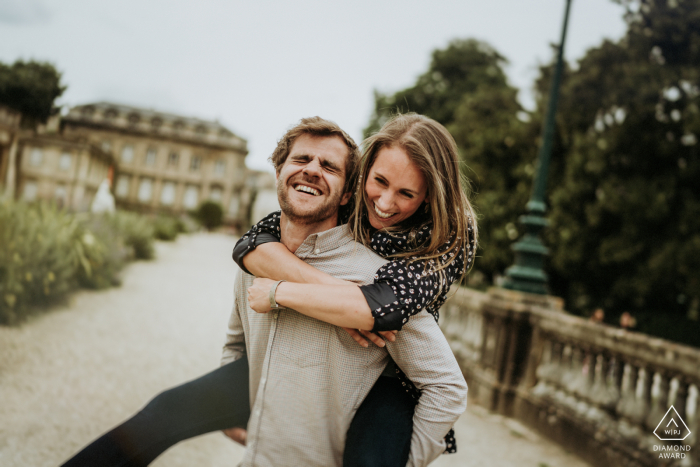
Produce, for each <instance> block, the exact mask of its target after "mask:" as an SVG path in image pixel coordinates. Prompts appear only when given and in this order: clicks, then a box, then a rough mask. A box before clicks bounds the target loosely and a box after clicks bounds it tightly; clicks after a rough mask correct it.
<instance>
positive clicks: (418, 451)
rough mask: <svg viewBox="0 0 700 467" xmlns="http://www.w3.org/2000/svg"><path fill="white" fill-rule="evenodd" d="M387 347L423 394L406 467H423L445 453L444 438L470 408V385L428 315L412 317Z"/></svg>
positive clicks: (414, 422) (417, 411)
mask: <svg viewBox="0 0 700 467" xmlns="http://www.w3.org/2000/svg"><path fill="white" fill-rule="evenodd" d="M386 348H387V350H388V351H389V354H390V355H391V357H392V358H393V359H394V361H395V362H396V364H397V365H398V367H399V368H401V370H402V371H403V372H404V373H405V374H406V376H407V377H408V378H409V379H410V380H411V381H412V382H413V384H414V385H415V386H416V388H417V389H419V390H420V391H421V397H420V398H419V399H418V405H416V410H415V413H414V415H413V435H412V437H411V450H410V454H409V459H408V464H407V467H423V466H426V465H428V464H429V463H430V462H432V461H433V460H435V459H436V458H437V457H438V456H439V455H440V454H442V453H443V452H444V451H445V439H444V438H445V435H446V434H447V432H448V431H450V429H451V428H452V426H453V425H454V424H455V422H456V421H457V419H458V418H459V417H460V415H462V413H464V411H465V410H466V407H467V383H466V381H465V380H464V376H463V375H462V371H461V369H460V368H459V365H458V364H457V360H456V359H455V357H454V354H453V353H452V350H451V349H450V345H449V343H448V342H447V339H446V338H445V336H444V334H443V333H442V331H441V330H440V328H439V327H438V324H437V322H436V321H435V319H433V317H432V316H430V315H429V314H428V313H418V314H417V315H415V316H414V317H413V318H411V320H410V321H409V322H408V323H407V324H406V325H405V326H404V328H403V330H402V332H400V333H398V334H397V335H396V341H395V342H387V347H386Z"/></svg>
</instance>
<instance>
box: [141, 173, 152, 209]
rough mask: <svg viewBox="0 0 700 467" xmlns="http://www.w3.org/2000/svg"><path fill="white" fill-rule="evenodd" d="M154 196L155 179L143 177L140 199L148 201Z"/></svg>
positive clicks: (144, 201)
mask: <svg viewBox="0 0 700 467" xmlns="http://www.w3.org/2000/svg"><path fill="white" fill-rule="evenodd" d="M152 197H153V180H151V179H150V178H142V179H141V183H140V184H139V194H138V200H139V201H141V202H142V203H148V202H149V201H151V198H152Z"/></svg>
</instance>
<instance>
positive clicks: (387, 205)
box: [376, 191, 394, 212]
mask: <svg viewBox="0 0 700 467" xmlns="http://www.w3.org/2000/svg"><path fill="white" fill-rule="evenodd" d="M376 205H377V207H378V208H379V209H380V210H382V211H384V212H389V211H391V208H392V206H393V205H394V196H393V195H392V194H391V193H389V192H386V191H385V192H383V193H382V194H381V196H380V197H379V199H378V200H377V202H376Z"/></svg>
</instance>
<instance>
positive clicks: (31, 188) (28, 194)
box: [22, 182, 37, 201]
mask: <svg viewBox="0 0 700 467" xmlns="http://www.w3.org/2000/svg"><path fill="white" fill-rule="evenodd" d="M36 192H37V186H36V182H25V183H24V189H23V190H22V198H24V200H25V201H34V200H35V199H36Z"/></svg>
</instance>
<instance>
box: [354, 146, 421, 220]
mask: <svg viewBox="0 0 700 467" xmlns="http://www.w3.org/2000/svg"><path fill="white" fill-rule="evenodd" d="M365 192H366V193H367V200H368V204H369V205H368V206H367V211H368V214H369V222H370V224H372V227H374V228H375V229H381V228H384V227H390V226H392V225H394V224H397V223H398V222H401V221H403V220H404V219H406V218H408V217H410V216H411V215H413V213H414V212H416V211H417V210H418V208H419V207H420V206H421V204H422V203H423V201H425V198H426V195H427V192H428V184H427V182H426V180H425V177H424V176H423V174H422V173H421V171H420V169H419V168H418V167H417V166H416V164H414V163H413V162H411V159H409V157H408V154H406V151H404V150H403V149H402V148H400V147H397V146H389V147H384V148H382V149H380V150H379V152H378V153H377V158H376V159H375V161H374V164H373V165H372V167H371V168H370V169H369V174H368V176H367V183H366V184H365Z"/></svg>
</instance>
